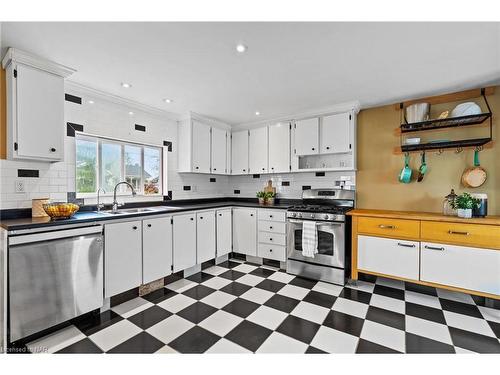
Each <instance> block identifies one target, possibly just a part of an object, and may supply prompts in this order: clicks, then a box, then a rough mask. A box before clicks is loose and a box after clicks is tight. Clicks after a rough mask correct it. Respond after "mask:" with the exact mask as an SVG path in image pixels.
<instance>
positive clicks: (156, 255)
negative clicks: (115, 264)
mask: <svg viewBox="0 0 500 375" xmlns="http://www.w3.org/2000/svg"><path fill="white" fill-rule="evenodd" d="M171 273H172V223H171V218H170V217H161V218H154V219H145V220H143V221H142V283H143V284H147V283H150V282H152V281H154V280H158V279H161V278H162V277H165V276H168V275H170V274H171Z"/></svg>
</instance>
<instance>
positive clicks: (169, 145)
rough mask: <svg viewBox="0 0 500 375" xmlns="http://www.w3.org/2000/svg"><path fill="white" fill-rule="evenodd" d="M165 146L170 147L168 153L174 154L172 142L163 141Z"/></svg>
mask: <svg viewBox="0 0 500 375" xmlns="http://www.w3.org/2000/svg"><path fill="white" fill-rule="evenodd" d="M163 146H165V147H168V148H167V150H168V152H172V142H170V141H163Z"/></svg>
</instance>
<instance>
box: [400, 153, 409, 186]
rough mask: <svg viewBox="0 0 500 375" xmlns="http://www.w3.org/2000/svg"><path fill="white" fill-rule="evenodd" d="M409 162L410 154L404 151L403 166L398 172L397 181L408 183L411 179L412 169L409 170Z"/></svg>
mask: <svg viewBox="0 0 500 375" xmlns="http://www.w3.org/2000/svg"><path fill="white" fill-rule="evenodd" d="M409 164H410V154H409V153H406V154H405V166H404V168H403V169H402V170H401V173H399V182H402V183H403V184H408V183H410V181H411V175H412V170H411V168H410V166H409Z"/></svg>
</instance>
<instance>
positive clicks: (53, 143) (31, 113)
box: [3, 48, 74, 161]
mask: <svg viewBox="0 0 500 375" xmlns="http://www.w3.org/2000/svg"><path fill="white" fill-rule="evenodd" d="M3 67H4V68H5V69H6V74H7V123H8V126H7V156H8V158H9V159H32V160H39V161H60V160H63V157H64V130H65V126H64V78H65V77H67V76H69V75H70V74H71V73H73V72H74V70H72V69H70V68H67V67H64V66H61V65H58V64H55V63H53V62H50V61H46V60H43V59H39V58H38V57H36V56H32V55H29V54H27V53H24V52H22V51H19V50H14V49H12V48H11V49H9V51H8V52H7V55H6V56H5V58H4V60H3Z"/></svg>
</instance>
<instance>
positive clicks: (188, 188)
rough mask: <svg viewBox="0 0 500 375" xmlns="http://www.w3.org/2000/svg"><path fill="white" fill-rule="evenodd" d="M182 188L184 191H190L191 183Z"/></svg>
mask: <svg viewBox="0 0 500 375" xmlns="http://www.w3.org/2000/svg"><path fill="white" fill-rule="evenodd" d="M182 189H183V190H184V191H188V190H191V186H189V185H184V186H183V187H182Z"/></svg>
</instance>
